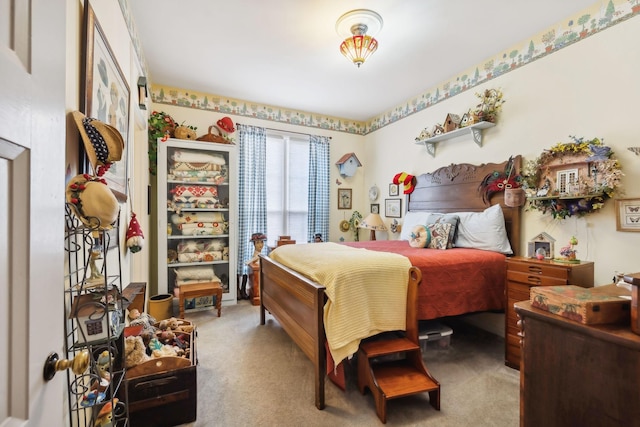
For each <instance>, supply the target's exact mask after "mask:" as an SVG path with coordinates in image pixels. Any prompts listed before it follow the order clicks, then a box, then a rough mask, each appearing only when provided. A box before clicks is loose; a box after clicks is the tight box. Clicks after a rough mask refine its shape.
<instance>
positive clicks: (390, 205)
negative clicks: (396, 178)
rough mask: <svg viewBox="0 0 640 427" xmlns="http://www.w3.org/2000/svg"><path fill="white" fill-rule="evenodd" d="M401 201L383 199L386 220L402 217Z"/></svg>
mask: <svg viewBox="0 0 640 427" xmlns="http://www.w3.org/2000/svg"><path fill="white" fill-rule="evenodd" d="M401 208H402V199H384V216H386V217H387V218H401V217H402V209H401Z"/></svg>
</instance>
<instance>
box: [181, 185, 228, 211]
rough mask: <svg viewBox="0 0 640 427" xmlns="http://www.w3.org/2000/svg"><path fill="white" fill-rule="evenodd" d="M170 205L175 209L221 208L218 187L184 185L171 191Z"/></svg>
mask: <svg viewBox="0 0 640 427" xmlns="http://www.w3.org/2000/svg"><path fill="white" fill-rule="evenodd" d="M170 192H171V194H172V197H171V204H172V205H173V206H174V207H176V208H187V209H189V208H199V209H211V208H221V207H222V206H221V205H220V199H219V198H218V187H217V186H215V185H199V184H186V185H176V186H175V187H174V188H172V189H171V191H170Z"/></svg>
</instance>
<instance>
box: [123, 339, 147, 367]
mask: <svg viewBox="0 0 640 427" xmlns="http://www.w3.org/2000/svg"><path fill="white" fill-rule="evenodd" d="M124 355H125V359H124V366H125V368H132V367H134V366H136V365H139V364H141V363H143V362H146V361H147V360H150V357H149V356H147V353H146V348H145V346H144V342H143V341H142V337H141V336H140V335H132V336H129V337H127V338H125V340H124Z"/></svg>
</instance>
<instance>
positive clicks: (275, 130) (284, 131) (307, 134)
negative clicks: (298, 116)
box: [265, 128, 333, 139]
mask: <svg viewBox="0 0 640 427" xmlns="http://www.w3.org/2000/svg"><path fill="white" fill-rule="evenodd" d="M265 129H266V130H272V131H274V132H283V133H297V134H298V135H306V136H309V135H310V134H309V133H304V132H294V131H292V130H282V129H273V128H265ZM317 136H322V135H317ZM326 138H329V139H333V138H332V137H331V136H327V137H326Z"/></svg>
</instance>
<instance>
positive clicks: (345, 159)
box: [336, 153, 362, 176]
mask: <svg viewBox="0 0 640 427" xmlns="http://www.w3.org/2000/svg"><path fill="white" fill-rule="evenodd" d="M336 165H337V166H338V170H339V171H340V175H342V176H353V175H355V173H356V169H357V168H359V167H360V166H362V163H360V160H358V158H357V157H356V153H347V154H345V155H344V156H342V157H340V160H338V161H337V162H336Z"/></svg>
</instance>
